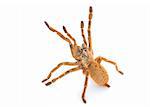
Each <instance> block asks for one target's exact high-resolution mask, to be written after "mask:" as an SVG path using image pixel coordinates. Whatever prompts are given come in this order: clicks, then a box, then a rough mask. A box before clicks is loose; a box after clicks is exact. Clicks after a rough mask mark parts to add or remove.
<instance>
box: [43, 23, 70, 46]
mask: <svg viewBox="0 0 150 107" xmlns="http://www.w3.org/2000/svg"><path fill="white" fill-rule="evenodd" d="M44 23H45V24H46V26H47V27H48V28H49V30H51V31H52V32H56V33H57V35H58V36H59V37H61V38H62V39H63V40H65V41H67V42H68V43H69V44H71V45H72V43H71V41H70V39H68V38H66V37H65V36H64V35H63V34H61V33H60V32H59V31H57V30H55V29H54V28H52V27H51V26H49V24H48V23H47V22H46V21H45V22H44Z"/></svg>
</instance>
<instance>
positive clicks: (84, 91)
mask: <svg viewBox="0 0 150 107" xmlns="http://www.w3.org/2000/svg"><path fill="white" fill-rule="evenodd" d="M88 75H89V72H88V71H86V76H85V82H84V89H83V92H82V100H83V102H84V103H86V100H85V93H86V89H87V84H88Z"/></svg>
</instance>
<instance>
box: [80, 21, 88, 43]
mask: <svg viewBox="0 0 150 107" xmlns="http://www.w3.org/2000/svg"><path fill="white" fill-rule="evenodd" d="M80 28H81V34H82V38H83V41H84V43H85V45H86V46H87V42H86V39H85V35H84V22H83V21H81V26H80Z"/></svg>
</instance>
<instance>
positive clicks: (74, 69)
mask: <svg viewBox="0 0 150 107" xmlns="http://www.w3.org/2000/svg"><path fill="white" fill-rule="evenodd" d="M79 69H80V67H76V68H72V69H70V70H68V71H66V72H64V73H63V74H61V75H60V76H58V77H56V78H54V79H52V81H50V82H47V83H46V84H45V85H46V86H48V85H50V84H52V83H54V82H55V81H56V80H58V79H60V78H62V77H63V76H65V75H67V74H69V73H71V72H75V71H77V70H79Z"/></svg>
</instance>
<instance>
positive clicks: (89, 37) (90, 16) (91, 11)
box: [87, 6, 93, 51]
mask: <svg viewBox="0 0 150 107" xmlns="http://www.w3.org/2000/svg"><path fill="white" fill-rule="evenodd" d="M92 13H93V10H92V7H91V6H90V8H89V22H88V30H87V31H88V41H89V50H90V51H92V38H91V19H92V16H93V14H92Z"/></svg>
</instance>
